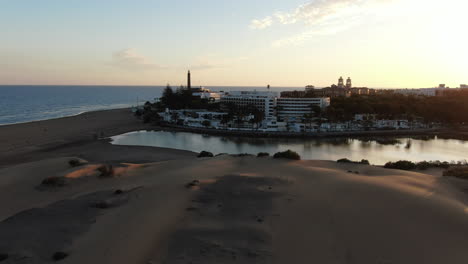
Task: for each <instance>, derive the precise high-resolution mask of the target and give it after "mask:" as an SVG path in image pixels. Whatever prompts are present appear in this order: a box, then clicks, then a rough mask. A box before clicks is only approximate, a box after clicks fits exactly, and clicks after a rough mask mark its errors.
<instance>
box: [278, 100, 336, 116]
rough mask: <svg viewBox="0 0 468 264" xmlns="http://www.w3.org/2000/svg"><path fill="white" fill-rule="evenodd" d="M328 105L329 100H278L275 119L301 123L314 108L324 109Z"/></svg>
mask: <svg viewBox="0 0 468 264" xmlns="http://www.w3.org/2000/svg"><path fill="white" fill-rule="evenodd" d="M329 105H330V98H328V97H326V98H278V99H277V117H278V119H280V120H285V121H301V120H302V119H303V118H304V116H305V115H307V114H311V113H313V108H314V106H318V107H320V108H321V109H324V108H326V107H328V106H329Z"/></svg>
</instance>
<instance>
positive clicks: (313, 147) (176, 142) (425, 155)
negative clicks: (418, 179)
mask: <svg viewBox="0 0 468 264" xmlns="http://www.w3.org/2000/svg"><path fill="white" fill-rule="evenodd" d="M112 140H113V141H112V142H113V144H117V145H136V146H154V147H164V148H173V149H182V150H189V151H194V152H200V151H202V150H206V151H210V152H212V153H214V154H218V153H229V154H240V153H251V154H257V153H258V152H268V153H270V154H273V153H276V152H278V151H284V150H287V149H291V150H294V151H296V152H298V153H299V154H300V155H301V157H302V159H314V160H338V159H341V158H348V159H351V160H361V159H367V160H369V161H370V162H371V163H372V164H375V165H383V164H385V163H386V162H388V161H398V160H411V161H415V162H417V161H423V160H427V161H429V160H440V161H461V160H465V159H468V141H463V140H456V139H439V138H437V137H434V138H430V139H411V138H397V141H398V143H394V144H388V142H381V143H379V142H378V141H376V140H364V139H351V138H325V139H278V138H241V137H222V136H208V135H201V134H194V133H185V132H166V131H139V132H132V133H127V134H123V135H119V136H115V137H113V138H112Z"/></svg>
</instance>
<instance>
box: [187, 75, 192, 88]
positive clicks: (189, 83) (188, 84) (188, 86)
mask: <svg viewBox="0 0 468 264" xmlns="http://www.w3.org/2000/svg"><path fill="white" fill-rule="evenodd" d="M187 88H188V89H191V88H192V79H191V77H190V71H188V74H187Z"/></svg>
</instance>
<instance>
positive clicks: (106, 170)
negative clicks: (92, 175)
mask: <svg viewBox="0 0 468 264" xmlns="http://www.w3.org/2000/svg"><path fill="white" fill-rule="evenodd" d="M97 171H99V172H100V173H101V174H100V175H99V177H112V176H114V167H113V166H112V165H102V166H100V167H99V168H97Z"/></svg>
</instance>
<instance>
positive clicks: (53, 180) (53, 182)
mask: <svg viewBox="0 0 468 264" xmlns="http://www.w3.org/2000/svg"><path fill="white" fill-rule="evenodd" d="M41 184H42V185H46V186H52V187H62V186H65V184H66V182H65V177H57V176H51V177H47V178H45V179H44V180H43V181H42V183H41Z"/></svg>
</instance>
